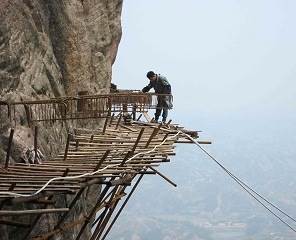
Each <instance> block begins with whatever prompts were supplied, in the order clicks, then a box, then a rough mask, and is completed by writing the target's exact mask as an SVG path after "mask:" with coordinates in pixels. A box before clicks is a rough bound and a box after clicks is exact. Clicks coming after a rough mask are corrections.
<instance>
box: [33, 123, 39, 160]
mask: <svg viewBox="0 0 296 240" xmlns="http://www.w3.org/2000/svg"><path fill="white" fill-rule="evenodd" d="M37 140H38V126H37V125H36V126H35V132H34V152H35V157H34V163H36V162H37V151H38V142H37Z"/></svg>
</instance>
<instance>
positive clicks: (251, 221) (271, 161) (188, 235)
mask: <svg viewBox="0 0 296 240" xmlns="http://www.w3.org/2000/svg"><path fill="white" fill-rule="evenodd" d="M265 120H268V121H264V119H260V120H258V121H253V122H252V121H248V119H245V120H241V121H239V122H236V124H235V123H234V122H235V121H234V122H231V121H230V122H229V121H227V119H224V121H220V122H219V123H217V125H216V126H213V125H212V126H210V125H209V126H208V132H207V136H211V140H213V145H210V146H206V149H207V150H208V151H209V152H211V153H212V154H213V155H214V156H216V157H217V158H218V159H219V160H220V161H221V163H223V164H224V165H225V166H226V167H228V168H229V170H231V171H232V172H233V173H234V174H236V175H237V176H239V177H240V178H241V179H242V180H243V181H245V182H246V183H248V184H249V185H250V186H251V187H253V188H254V190H256V191H258V192H259V193H262V194H263V195H264V196H265V197H267V198H268V199H269V200H271V201H272V202H273V203H275V204H276V205H278V206H280V207H281V208H282V209H283V210H285V211H287V212H288V213H290V214H291V215H293V216H296V190H295V189H296V181H295V179H296V178H295V172H296V162H295V161H296V148H295V144H296V136H295V134H293V133H295V132H296V126H295V125H294V124H293V122H292V120H291V119H289V118H288V117H287V118H286V119H284V121H283V122H282V123H284V124H278V121H277V119H265ZM201 135H203V134H201ZM171 160H172V161H171V163H168V164H167V165H165V166H162V167H161V169H160V171H161V172H163V173H164V174H165V175H167V176H169V177H170V178H172V179H173V180H174V181H175V182H176V183H177V184H178V187H177V188H173V187H171V186H170V185H168V184H167V183H166V182H164V181H163V180H162V179H161V178H159V177H158V176H150V177H149V176H147V177H145V178H144V180H143V181H142V183H141V184H140V187H139V189H138V190H137V191H136V193H135V195H134V196H133V198H132V199H131V200H130V202H129V203H128V207H127V209H125V211H124V213H123V214H122V216H121V217H120V219H119V220H118V223H117V225H115V226H114V228H113V230H112V233H111V235H110V239H121V240H126V239H132V240H146V239H147V240H148V239H153V240H166V239H189V240H191V239H192V240H195V239H198V240H200V239H202V240H211V239H215V240H216V239H218V240H224V239H225V240H226V239H227V240H231V239H240V240H244V239H245V240H251V239H256V240H265V239H266V240H267V239H268V240H271V239H283V240H290V239H295V237H296V234H295V233H293V232H292V231H291V230H290V229H289V228H287V227H286V226H284V225H283V224H281V223H280V222H279V220H277V219H276V218H275V217H274V216H272V215H271V214H270V213H269V212H267V211H266V210H265V209H263V208H262V207H261V206H260V205H259V204H258V203H257V202H255V201H254V200H253V199H252V198H251V197H250V196H249V195H248V194H247V193H246V192H245V191H242V189H241V187H240V186H239V185H238V184H236V183H235V182H234V181H233V180H232V179H231V178H230V177H229V176H227V175H226V174H225V173H224V172H223V171H222V170H221V169H220V168H219V167H218V166H217V165H216V164H215V163H214V162H213V161H211V160H210V159H209V158H208V157H207V156H205V155H204V154H203V153H202V152H201V151H200V150H199V149H198V148H196V147H195V146H192V145H185V146H184V145H179V146H178V147H177V156H176V157H173V158H172V159H171ZM281 216H282V215H281ZM284 219H285V220H287V219H286V218H284ZM289 223H290V224H291V225H292V226H294V227H296V224H294V225H293V223H291V222H289ZM130 226H133V227H132V228H131V227H130Z"/></svg>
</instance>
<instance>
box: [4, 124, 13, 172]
mask: <svg viewBox="0 0 296 240" xmlns="http://www.w3.org/2000/svg"><path fill="white" fill-rule="evenodd" d="M13 134H14V129H13V128H12V129H11V130H10V135H9V140H8V147H7V153H6V160H5V168H8V164H9V158H10V151H11V144H12V139H13Z"/></svg>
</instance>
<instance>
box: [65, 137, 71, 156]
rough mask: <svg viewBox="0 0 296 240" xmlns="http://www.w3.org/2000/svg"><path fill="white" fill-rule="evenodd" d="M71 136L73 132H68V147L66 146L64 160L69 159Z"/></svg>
mask: <svg viewBox="0 0 296 240" xmlns="http://www.w3.org/2000/svg"><path fill="white" fill-rule="evenodd" d="M70 137H71V134H70V133H68V137H67V142H66V148H65V154H64V161H66V160H67V155H68V150H69V144H70Z"/></svg>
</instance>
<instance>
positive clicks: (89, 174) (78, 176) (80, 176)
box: [0, 131, 181, 197]
mask: <svg viewBox="0 0 296 240" xmlns="http://www.w3.org/2000/svg"><path fill="white" fill-rule="evenodd" d="M180 133H181V131H179V132H177V133H176V134H175V135H173V136H171V137H167V138H166V139H164V140H163V141H162V142H161V143H160V144H158V145H156V146H154V148H152V149H151V150H149V151H146V152H140V153H137V154H135V155H134V156H132V157H131V158H129V159H128V160H127V161H126V163H128V162H130V161H131V160H133V159H134V158H136V157H138V156H140V155H147V154H149V153H151V152H154V151H155V150H156V148H158V147H160V146H162V145H163V144H164V143H165V142H166V141H168V140H170V139H174V138H175V137H177V136H178V135H179V134H180ZM117 166H120V163H118V164H114V165H107V166H106V167H104V168H102V169H98V170H97V171H95V172H91V173H84V174H81V175H76V176H66V177H54V178H52V179H50V180H48V181H47V182H46V183H45V184H44V185H43V187H41V188H40V189H39V190H37V191H36V192H34V193H32V194H20V193H12V192H7V191H4V192H0V195H9V196H14V197H32V196H35V195H37V194H39V193H40V192H42V191H43V190H44V189H45V188H46V187H47V186H48V185H49V184H50V183H52V182H53V181H57V180H67V179H79V178H84V177H86V176H93V175H95V174H97V173H99V172H102V171H104V170H106V169H108V168H110V167H117Z"/></svg>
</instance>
